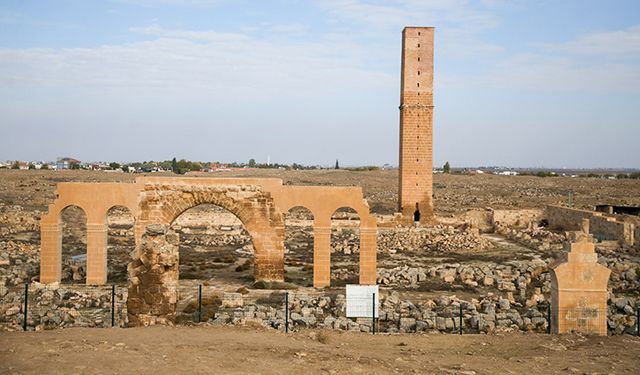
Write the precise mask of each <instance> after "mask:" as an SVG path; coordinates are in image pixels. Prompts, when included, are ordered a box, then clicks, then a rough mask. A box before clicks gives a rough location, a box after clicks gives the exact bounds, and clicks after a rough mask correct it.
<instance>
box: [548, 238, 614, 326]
mask: <svg viewBox="0 0 640 375" xmlns="http://www.w3.org/2000/svg"><path fill="white" fill-rule="evenodd" d="M597 261H598V255H597V254H596V252H595V244H594V243H593V242H591V240H590V239H589V238H584V237H583V238H580V239H579V240H578V241H577V242H574V243H571V244H567V246H565V252H564V253H563V258H562V259H560V260H559V261H558V262H556V263H555V264H552V265H551V315H552V316H551V331H552V332H553V333H567V332H579V333H586V334H597V335H601V336H606V335H607V283H608V281H609V275H610V274H611V271H610V270H609V269H608V268H607V267H605V266H603V265H600V264H598V263H597Z"/></svg>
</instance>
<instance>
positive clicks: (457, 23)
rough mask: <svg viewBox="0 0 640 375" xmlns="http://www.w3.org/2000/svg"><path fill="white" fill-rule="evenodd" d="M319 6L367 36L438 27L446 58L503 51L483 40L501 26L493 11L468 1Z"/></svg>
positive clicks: (330, 2) (367, 0)
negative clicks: (418, 27)
mask: <svg viewBox="0 0 640 375" xmlns="http://www.w3.org/2000/svg"><path fill="white" fill-rule="evenodd" d="M317 4H318V6H319V7H320V8H321V9H323V10H325V11H326V12H327V13H328V14H329V15H331V16H332V17H336V18H337V19H339V20H344V21H346V22H348V23H355V24H356V25H360V26H361V29H360V30H359V32H360V33H361V34H363V35H366V34H371V33H377V34H378V35H385V34H386V35H388V34H389V33H390V32H395V33H398V32H399V31H400V30H402V28H404V27H405V26H435V27H436V42H437V43H438V46H437V48H438V50H439V53H441V54H442V55H443V56H446V57H451V58H469V57H470V56H475V55H481V54H494V53H499V52H502V51H503V48H502V47H500V46H497V45H495V44H491V43H487V42H484V41H482V40H481V39H480V35H481V34H482V33H483V32H485V31H487V30H490V29H493V28H494V27H495V26H496V25H497V23H498V19H497V17H496V16H495V15H494V14H493V12H492V10H490V9H482V8H478V5H475V4H473V3H470V2H469V1H466V0H433V1H424V0H387V1H382V2H373V1H371V0H323V1H318V2H317Z"/></svg>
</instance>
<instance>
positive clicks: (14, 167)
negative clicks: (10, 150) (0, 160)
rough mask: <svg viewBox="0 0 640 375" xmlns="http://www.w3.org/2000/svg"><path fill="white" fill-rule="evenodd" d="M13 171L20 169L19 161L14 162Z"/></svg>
mask: <svg viewBox="0 0 640 375" xmlns="http://www.w3.org/2000/svg"><path fill="white" fill-rule="evenodd" d="M11 169H20V163H19V162H18V161H15V162H13V164H11Z"/></svg>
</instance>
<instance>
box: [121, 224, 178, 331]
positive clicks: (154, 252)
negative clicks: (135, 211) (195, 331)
mask: <svg viewBox="0 0 640 375" xmlns="http://www.w3.org/2000/svg"><path fill="white" fill-rule="evenodd" d="M179 242H180V240H179V238H178V235H177V234H176V233H173V232H171V231H170V230H169V228H168V226H167V225H162V224H151V225H148V226H147V227H146V229H145V233H144V234H143V235H142V241H141V243H140V251H138V252H137V254H136V259H134V260H133V261H132V262H131V263H129V267H128V269H129V295H128V298H127V314H128V316H129V324H130V325H131V326H148V325H154V324H172V323H174V322H175V317H176V307H177V303H178V262H179V254H180V253H179V245H180V244H179Z"/></svg>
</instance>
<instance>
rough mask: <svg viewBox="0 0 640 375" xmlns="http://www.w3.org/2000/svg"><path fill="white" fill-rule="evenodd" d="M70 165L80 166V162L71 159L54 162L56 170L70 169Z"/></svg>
mask: <svg viewBox="0 0 640 375" xmlns="http://www.w3.org/2000/svg"><path fill="white" fill-rule="evenodd" d="M72 164H78V165H80V160H76V159H73V158H61V159H58V161H57V162H56V169H58V170H61V169H71V165H72Z"/></svg>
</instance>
